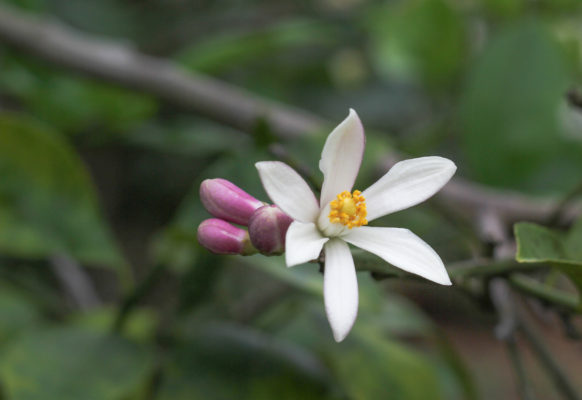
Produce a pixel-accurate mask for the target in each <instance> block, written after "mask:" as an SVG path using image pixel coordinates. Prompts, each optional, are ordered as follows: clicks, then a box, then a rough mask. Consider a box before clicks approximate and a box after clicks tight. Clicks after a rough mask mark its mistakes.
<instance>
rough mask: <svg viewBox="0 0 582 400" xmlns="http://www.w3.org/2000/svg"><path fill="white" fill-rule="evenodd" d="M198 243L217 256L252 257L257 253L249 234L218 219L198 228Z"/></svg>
mask: <svg viewBox="0 0 582 400" xmlns="http://www.w3.org/2000/svg"><path fill="white" fill-rule="evenodd" d="M198 242H200V244H201V245H202V246H204V247H206V248H207V249H208V250H210V251H211V252H213V253H216V254H242V255H245V256H246V255H250V254H254V253H256V252H257V250H256V249H255V248H254V247H253V245H252V244H251V241H250V239H249V234H248V233H247V231H245V230H244V229H241V228H238V227H236V226H234V225H231V224H229V223H228V222H226V221H223V220H221V219H218V218H211V219H207V220H205V221H202V223H201V224H200V225H199V226H198Z"/></svg>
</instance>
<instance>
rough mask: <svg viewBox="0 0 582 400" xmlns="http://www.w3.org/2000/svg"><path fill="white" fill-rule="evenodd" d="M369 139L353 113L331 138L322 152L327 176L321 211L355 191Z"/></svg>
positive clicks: (324, 180)
mask: <svg viewBox="0 0 582 400" xmlns="http://www.w3.org/2000/svg"><path fill="white" fill-rule="evenodd" d="M365 144H366V137H365V136H364V127H363V126H362V123H361V122H360V118H359V117H358V114H356V112H355V111H354V110H352V109H350V113H349V115H348V117H347V118H346V119H345V120H343V122H342V123H341V124H339V125H338V126H337V127H336V128H335V129H334V130H333V132H331V133H330V134H329V136H328V137H327V140H326V142H325V146H323V151H322V152H321V160H319V169H320V170H321V172H323V186H322V188H321V199H320V202H319V205H320V207H322V208H323V207H324V206H325V205H326V204H327V203H329V202H330V201H332V200H333V199H335V197H336V196H337V195H338V194H339V193H341V192H343V191H345V190H347V191H351V190H352V186H354V182H355V181H356V176H358V171H359V170H360V164H361V163H362V157H363V156H364V146H365Z"/></svg>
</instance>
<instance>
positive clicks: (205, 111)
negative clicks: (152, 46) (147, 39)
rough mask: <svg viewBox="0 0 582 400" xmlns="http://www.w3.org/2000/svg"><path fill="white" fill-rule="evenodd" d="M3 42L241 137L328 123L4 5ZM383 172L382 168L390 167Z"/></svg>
mask: <svg viewBox="0 0 582 400" xmlns="http://www.w3.org/2000/svg"><path fill="white" fill-rule="evenodd" d="M0 42H2V43H5V44H7V45H10V46H12V47H15V48H18V49H20V50H23V51H25V52H26V53H28V54H30V55H33V56H35V57H38V58H40V59H42V60H45V61H49V62H51V63H53V64H55V65H58V66H60V67H63V68H67V69H68V70H70V71H74V72H77V73H81V74H84V75H86V76H89V77H92V78H96V79H100V80H104V81H107V82H112V83H116V84H118V85H120V86H123V87H126V88H130V89H134V90H138V91H141V92H143V93H147V94H149V95H152V96H155V97H156V98H159V99H161V100H163V101H166V102H168V103H170V104H173V105H176V106H178V107H182V108H184V109H186V110H188V111H191V112H195V113H198V114H200V115H203V116H205V117H207V118H210V119H212V120H215V121H218V122H220V123H222V124H225V125H228V126H231V127H234V128H236V129H240V130H242V131H246V132H253V131H254V130H255V129H256V128H257V126H258V125H259V124H260V123H266V124H268V126H269V129H270V130H271V131H272V132H273V133H274V134H275V135H276V136H277V137H280V138H283V139H288V138H294V137H300V136H305V135H308V134H312V133H314V132H317V131H320V130H324V129H325V127H326V125H327V123H326V121H324V120H322V119H320V118H319V117H317V116H315V115H313V114H311V113H309V112H306V111H303V110H299V109H297V108H293V107H289V106H286V105H283V104H281V103H277V102H275V101H272V100H267V99H264V98H262V97H260V96H257V95H255V94H252V93H250V92H248V91H245V90H243V89H240V88H237V87H235V86H233V85H230V84H228V83H225V82H221V81H218V80H216V79H213V78H210V77H207V76H203V75H200V74H197V73H195V72H193V71H186V70H184V69H182V68H180V66H178V65H176V64H174V63H172V62H171V61H168V60H165V59H161V58H156V57H152V56H148V55H144V54H141V53H138V52H137V51H135V50H134V49H133V48H131V47H130V46H128V45H126V44H119V43H115V42H111V41H107V40H103V39H96V38H94V37H90V36H88V35H86V34H83V33H81V32H78V31H75V30H73V29H69V28H66V27H64V26H62V25H61V24H58V23H57V22H54V21H47V20H43V19H40V18H38V17H36V16H28V15H26V14H23V13H22V12H18V11H15V10H13V9H11V8H9V7H7V6H6V5H0ZM388 158H390V157H388ZM396 158H399V157H398V156H397V155H395V154H393V155H392V157H391V159H390V161H389V163H393V162H394V161H395V159H396ZM381 167H382V169H385V167H386V165H382V166H381ZM386 169H387V168H386ZM437 199H439V200H440V201H442V202H443V204H445V205H447V206H450V207H453V208H454V209H455V210H458V211H464V212H467V213H468V214H470V215H473V216H475V215H477V214H478V213H479V212H480V211H481V210H483V209H484V208H488V209H492V210H494V211H495V212H496V213H497V214H498V215H499V216H500V218H502V219H503V220H504V221H505V222H507V223H511V222H514V221H518V220H529V221H536V222H537V221H545V220H547V218H548V216H549V215H551V213H552V211H553V210H554V206H553V202H552V201H538V200H536V199H532V198H530V197H527V196H524V195H521V194H518V193H514V192H509V191H501V190H494V189H490V188H486V187H484V186H482V185H478V184H475V183H469V182H466V181H463V180H461V179H453V181H451V182H450V183H449V184H448V185H447V186H445V188H444V189H443V190H442V191H441V192H440V193H439V195H438V196H437ZM579 212H580V207H574V206H571V207H568V208H567V210H565V215H566V216H572V215H577V214H578V213H579Z"/></svg>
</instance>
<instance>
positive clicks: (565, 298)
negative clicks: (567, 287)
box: [509, 274, 580, 312]
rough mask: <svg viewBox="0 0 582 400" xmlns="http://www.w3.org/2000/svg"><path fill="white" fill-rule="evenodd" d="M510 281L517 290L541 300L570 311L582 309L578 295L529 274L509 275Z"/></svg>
mask: <svg viewBox="0 0 582 400" xmlns="http://www.w3.org/2000/svg"><path fill="white" fill-rule="evenodd" d="M509 283H510V284H511V285H512V286H513V287H514V288H516V289H517V290H519V291H521V292H523V293H525V294H528V295H530V296H533V297H535V298H537V299H539V300H543V301H546V302H548V303H550V304H552V305H555V306H559V307H561V308H563V309H566V310H568V311H573V312H578V311H580V303H579V302H578V296H576V295H574V294H570V293H567V292H564V291H562V290H558V289H554V288H552V287H550V286H548V285H546V284H544V283H542V282H539V281H538V280H536V279H534V278H531V277H529V276H527V275H523V274H513V275H511V276H510V277H509Z"/></svg>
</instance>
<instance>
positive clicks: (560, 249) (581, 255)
mask: <svg viewBox="0 0 582 400" xmlns="http://www.w3.org/2000/svg"><path fill="white" fill-rule="evenodd" d="M514 231H515V237H516V239H517V254H516V256H515V258H516V260H517V261H519V262H523V263H548V264H551V265H553V266H555V267H557V268H558V269H559V270H560V271H562V272H563V273H565V274H566V275H568V277H569V278H570V279H571V280H572V282H573V283H574V284H575V285H576V287H577V288H578V297H579V303H580V293H582V251H581V250H580V247H581V246H582V219H581V220H580V221H578V223H577V224H576V225H575V226H574V227H573V228H572V229H571V230H570V231H569V232H568V233H567V234H565V233H562V232H558V231H555V230H552V229H549V228H546V227H543V226H540V225H537V224H533V223H529V222H520V223H517V224H515V227H514ZM581 306H582V303H581Z"/></svg>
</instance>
